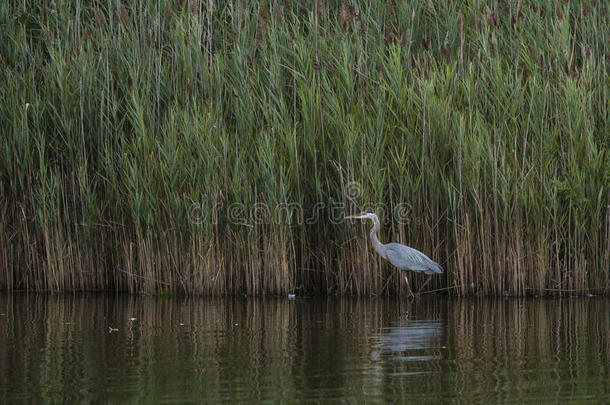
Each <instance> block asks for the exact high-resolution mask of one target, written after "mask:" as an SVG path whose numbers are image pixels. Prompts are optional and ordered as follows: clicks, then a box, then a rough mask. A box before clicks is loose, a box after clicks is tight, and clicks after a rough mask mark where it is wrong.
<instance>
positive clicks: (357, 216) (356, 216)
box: [344, 215, 362, 219]
mask: <svg viewBox="0 0 610 405" xmlns="http://www.w3.org/2000/svg"><path fill="white" fill-rule="evenodd" d="M360 218H362V216H360V215H348V216H346V217H345V218H344V219H360Z"/></svg>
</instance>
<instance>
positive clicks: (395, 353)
mask: <svg viewBox="0 0 610 405" xmlns="http://www.w3.org/2000/svg"><path fill="white" fill-rule="evenodd" d="M442 335H443V323H442V321H440V320H410V321H403V322H401V323H400V324H399V325H398V326H392V327H385V328H382V329H381V331H380V333H378V334H376V335H374V340H375V343H374V345H373V347H374V350H373V353H372V357H373V359H374V360H381V361H390V362H393V365H392V370H391V371H390V373H389V374H390V375H416V374H423V373H429V372H431V371H432V369H433V368H430V367H429V366H430V364H431V363H436V362H437V361H439V360H441V359H442V358H443V356H442V354H441V340H442Z"/></svg>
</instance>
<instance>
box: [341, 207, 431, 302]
mask: <svg viewBox="0 0 610 405" xmlns="http://www.w3.org/2000/svg"><path fill="white" fill-rule="evenodd" d="M345 219H371V220H372V221H373V227H372V228H371V243H372V244H373V248H374V249H375V250H376V251H377V253H379V254H380V255H381V257H383V258H384V259H386V260H387V261H389V262H390V263H392V264H393V265H394V266H396V267H398V268H399V269H401V270H410V271H414V272H417V273H420V272H422V273H425V274H428V275H432V274H442V273H443V268H442V267H441V266H440V265H439V264H438V263H436V262H435V261H433V260H432V259H430V258H429V257H428V256H426V255H425V254H423V253H422V252H420V251H419V250H417V249H413V248H412V247H409V246H405V245H401V244H400V243H386V244H385V245H384V244H383V243H381V242H379V239H377V232H378V231H379V228H380V225H379V218H377V215H376V214H375V213H374V212H371V211H368V210H367V211H364V212H361V213H360V214H356V215H350V216H347V217H345ZM431 278H432V277H428V279H427V280H426V282H425V283H424V284H423V285H422V286H421V287H420V288H419V290H418V291H417V295H419V292H420V291H421V290H422V289H423V288H424V286H425V285H426V284H428V281H430V279H431ZM405 280H406V282H407V289H408V294H412V293H411V287H410V286H409V279H408V278H407V275H406V274H405Z"/></svg>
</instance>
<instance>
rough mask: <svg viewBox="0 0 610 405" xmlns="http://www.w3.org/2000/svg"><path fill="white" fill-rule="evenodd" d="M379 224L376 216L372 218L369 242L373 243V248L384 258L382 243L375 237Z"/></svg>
mask: <svg viewBox="0 0 610 405" xmlns="http://www.w3.org/2000/svg"><path fill="white" fill-rule="evenodd" d="M379 228H380V225H379V220H378V219H377V218H375V219H373V227H372V228H371V243H372V244H373V248H374V249H375V250H376V251H377V253H379V254H380V255H381V257H383V258H385V254H384V251H385V250H384V249H383V245H382V244H381V242H379V239H377V232H378V231H379Z"/></svg>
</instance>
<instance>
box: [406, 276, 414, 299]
mask: <svg viewBox="0 0 610 405" xmlns="http://www.w3.org/2000/svg"><path fill="white" fill-rule="evenodd" d="M405 281H406V282H407V297H409V298H413V292H412V291H411V285H409V278H408V277H407V275H406V274H405Z"/></svg>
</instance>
